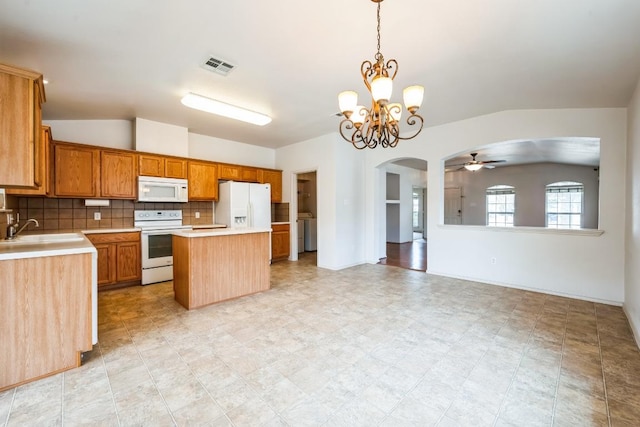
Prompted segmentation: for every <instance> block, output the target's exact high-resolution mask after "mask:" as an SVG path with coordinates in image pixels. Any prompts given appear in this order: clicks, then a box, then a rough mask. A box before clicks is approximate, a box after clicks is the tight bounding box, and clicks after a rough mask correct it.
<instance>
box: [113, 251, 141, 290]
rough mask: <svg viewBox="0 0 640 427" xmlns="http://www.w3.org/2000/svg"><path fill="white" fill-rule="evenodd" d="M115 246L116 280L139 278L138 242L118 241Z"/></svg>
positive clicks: (125, 280) (124, 280) (123, 280)
mask: <svg viewBox="0 0 640 427" xmlns="http://www.w3.org/2000/svg"><path fill="white" fill-rule="evenodd" d="M115 246H116V259H117V262H116V281H118V282H127V281H132V280H140V278H141V275H142V267H141V264H140V262H141V261H140V258H141V250H140V242H125V243H118V244H117V245H115Z"/></svg>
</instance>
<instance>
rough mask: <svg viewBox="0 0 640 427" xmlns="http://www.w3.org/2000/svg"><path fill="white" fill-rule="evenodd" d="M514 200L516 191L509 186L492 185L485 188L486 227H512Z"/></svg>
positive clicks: (514, 209) (514, 208)
mask: <svg viewBox="0 0 640 427" xmlns="http://www.w3.org/2000/svg"><path fill="white" fill-rule="evenodd" d="M515 200H516V190H515V188H514V187H512V186H510V185H494V186H492V187H489V188H487V225H488V226H490V227H513V216H514V215H515V211H516V205H515Z"/></svg>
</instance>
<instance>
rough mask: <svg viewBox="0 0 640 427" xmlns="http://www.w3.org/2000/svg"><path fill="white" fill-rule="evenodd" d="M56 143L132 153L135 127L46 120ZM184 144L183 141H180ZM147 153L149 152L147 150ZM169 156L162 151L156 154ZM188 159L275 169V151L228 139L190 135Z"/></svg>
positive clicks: (114, 122)
mask: <svg viewBox="0 0 640 427" xmlns="http://www.w3.org/2000/svg"><path fill="white" fill-rule="evenodd" d="M44 124H48V125H50V126H51V132H52V134H53V139H55V140H58V141H68V142H77V143H81V144H89V145H97V146H100V147H109V148H118V149H123V150H133V149H134V148H135V144H134V136H135V135H134V134H135V126H134V122H133V121H131V120H45V121H44ZM180 139H181V140H184V138H183V137H180ZM145 150H146V149H145ZM151 152H158V153H161V154H166V153H164V152H163V151H153V150H151ZM187 152H188V157H190V158H193V159H203V160H213V161H218V162H222V163H235V164H241V165H247V166H257V167H264V168H270V169H272V168H274V167H275V157H276V154H275V150H274V149H272V148H265V147H258V146H255V145H249V144H244V143H241V142H236V141H231V140H228V139H221V138H213V137H210V136H205V135H198V134H194V133H189V134H188V150H187V151H185V153H187Z"/></svg>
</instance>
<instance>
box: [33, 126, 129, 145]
mask: <svg viewBox="0 0 640 427" xmlns="http://www.w3.org/2000/svg"><path fill="white" fill-rule="evenodd" d="M43 123H44V124H45V125H49V126H51V134H52V135H53V139H55V140H56V141H67V142H77V143H79V144H89V145H98V146H100V147H109V148H118V149H121V150H133V134H134V127H133V121H131V120H44V121H43Z"/></svg>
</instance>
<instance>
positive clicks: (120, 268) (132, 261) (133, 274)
mask: <svg viewBox="0 0 640 427" xmlns="http://www.w3.org/2000/svg"><path fill="white" fill-rule="evenodd" d="M87 238H88V239H89V240H90V241H91V243H93V245H94V246H95V247H96V250H97V252H98V288H99V289H106V288H112V287H120V286H122V285H125V284H139V283H140V279H141V277H142V264H141V256H142V255H141V254H142V252H141V248H140V233H139V232H126V233H95V234H87Z"/></svg>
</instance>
